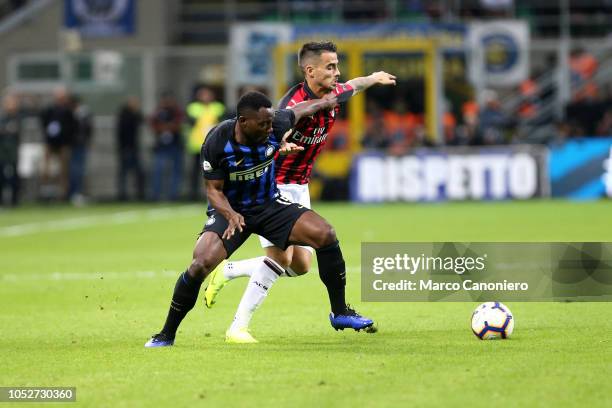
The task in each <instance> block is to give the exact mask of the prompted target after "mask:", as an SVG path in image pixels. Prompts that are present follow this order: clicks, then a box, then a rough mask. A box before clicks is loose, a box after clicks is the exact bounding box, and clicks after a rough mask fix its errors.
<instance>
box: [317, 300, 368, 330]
mask: <svg viewBox="0 0 612 408" xmlns="http://www.w3.org/2000/svg"><path fill="white" fill-rule="evenodd" d="M329 322H330V323H331V325H332V327H333V328H334V329H336V330H344V329H353V330H356V331H360V330H364V331H365V332H366V333H376V332H377V331H378V329H377V328H376V326H374V321H373V320H372V319H368V318H367V317H363V316H361V315H360V314H359V313H357V312H356V311H355V310H354V309H351V308H350V306H349V305H347V306H346V313H345V314H339V315H334V314H333V313H330V314H329Z"/></svg>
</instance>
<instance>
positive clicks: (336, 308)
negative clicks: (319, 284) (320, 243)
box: [317, 241, 346, 315]
mask: <svg viewBox="0 0 612 408" xmlns="http://www.w3.org/2000/svg"><path fill="white" fill-rule="evenodd" d="M317 261H318V262H319V277H320V278H321V281H323V283H324V284H325V287H326V288H327V294H328V295H329V303H330V304H331V310H332V312H333V313H334V315H338V314H345V313H346V300H345V298H344V291H345V286H346V267H345V265H344V259H343V258H342V251H340V243H339V242H338V241H336V242H334V243H333V244H331V245H327V246H324V247H322V248H319V249H317Z"/></svg>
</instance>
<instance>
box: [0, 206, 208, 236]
mask: <svg viewBox="0 0 612 408" xmlns="http://www.w3.org/2000/svg"><path fill="white" fill-rule="evenodd" d="M197 212H201V213H202V214H205V210H204V209H203V208H202V207H201V206H195V205H189V206H182V207H176V208H156V209H152V210H144V211H143V210H130V211H122V212H118V213H113V214H104V215H90V216H85V217H75V218H68V219H62V220H55V221H42V222H30V223H25V224H17V225H10V226H8V227H2V228H0V237H19V236H23V235H29V234H37V233H40V232H53V231H68V230H75V229H81V228H88V227H94V226H98V225H109V224H110V225H119V224H128V223H131V222H136V221H141V220H161V219H167V218H173V217H177V216H185V215H191V214H195V213H197Z"/></svg>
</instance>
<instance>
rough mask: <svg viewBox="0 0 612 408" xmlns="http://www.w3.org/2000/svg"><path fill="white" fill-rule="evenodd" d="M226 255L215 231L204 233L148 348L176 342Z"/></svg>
mask: <svg viewBox="0 0 612 408" xmlns="http://www.w3.org/2000/svg"><path fill="white" fill-rule="evenodd" d="M226 257H227V252H226V250H225V247H224V246H223V242H222V241H221V238H219V236H218V235H217V234H216V233H214V232H210V231H207V232H204V233H203V234H202V235H200V238H198V241H197V242H196V245H195V248H194V250H193V259H192V261H191V264H190V265H189V267H188V268H187V270H186V271H185V272H183V273H181V275H180V276H179V277H178V279H177V281H176V285H175V287H174V293H173V294H172V301H171V303H170V309H169V310H168V316H167V317H166V323H165V324H164V327H163V329H162V330H161V332H160V333H158V334H156V335H154V336H153V338H151V340H149V341H148V342H147V344H145V347H163V346H171V345H173V344H174V337H175V336H176V331H177V329H178V327H179V325H180V324H181V322H182V321H183V319H184V318H185V316H186V315H187V313H188V312H189V311H190V310H191V309H193V306H195V304H196V301H197V299H198V293H199V292H200V286H202V282H203V281H204V279H206V276H208V274H209V273H210V272H211V271H212V270H213V269H214V268H215V267H216V266H217V265H218V264H219V263H220V262H221V261H222V260H223V259H225V258H226Z"/></svg>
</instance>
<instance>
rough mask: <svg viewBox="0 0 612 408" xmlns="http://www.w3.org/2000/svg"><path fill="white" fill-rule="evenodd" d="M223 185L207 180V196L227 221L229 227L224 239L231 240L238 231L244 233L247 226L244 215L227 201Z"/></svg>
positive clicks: (221, 182) (216, 181) (220, 181)
mask: <svg viewBox="0 0 612 408" xmlns="http://www.w3.org/2000/svg"><path fill="white" fill-rule="evenodd" d="M223 184H224V182H223V180H210V179H209V180H207V181H206V195H207V196H208V202H209V203H210V205H211V206H212V207H213V208H214V209H215V210H217V211H218V212H219V214H221V215H222V216H223V217H225V219H226V220H227V222H228V224H229V225H228V226H227V229H226V230H225V232H223V237H222V238H223V239H229V238H231V237H232V235H234V233H235V232H236V229H238V231H240V232H242V229H243V227H244V226H245V225H246V224H245V222H244V218H243V217H242V215H241V214H240V213H237V212H236V211H234V209H233V208H232V206H231V205H230V203H229V201H227V197H226V196H225V194H223Z"/></svg>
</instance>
